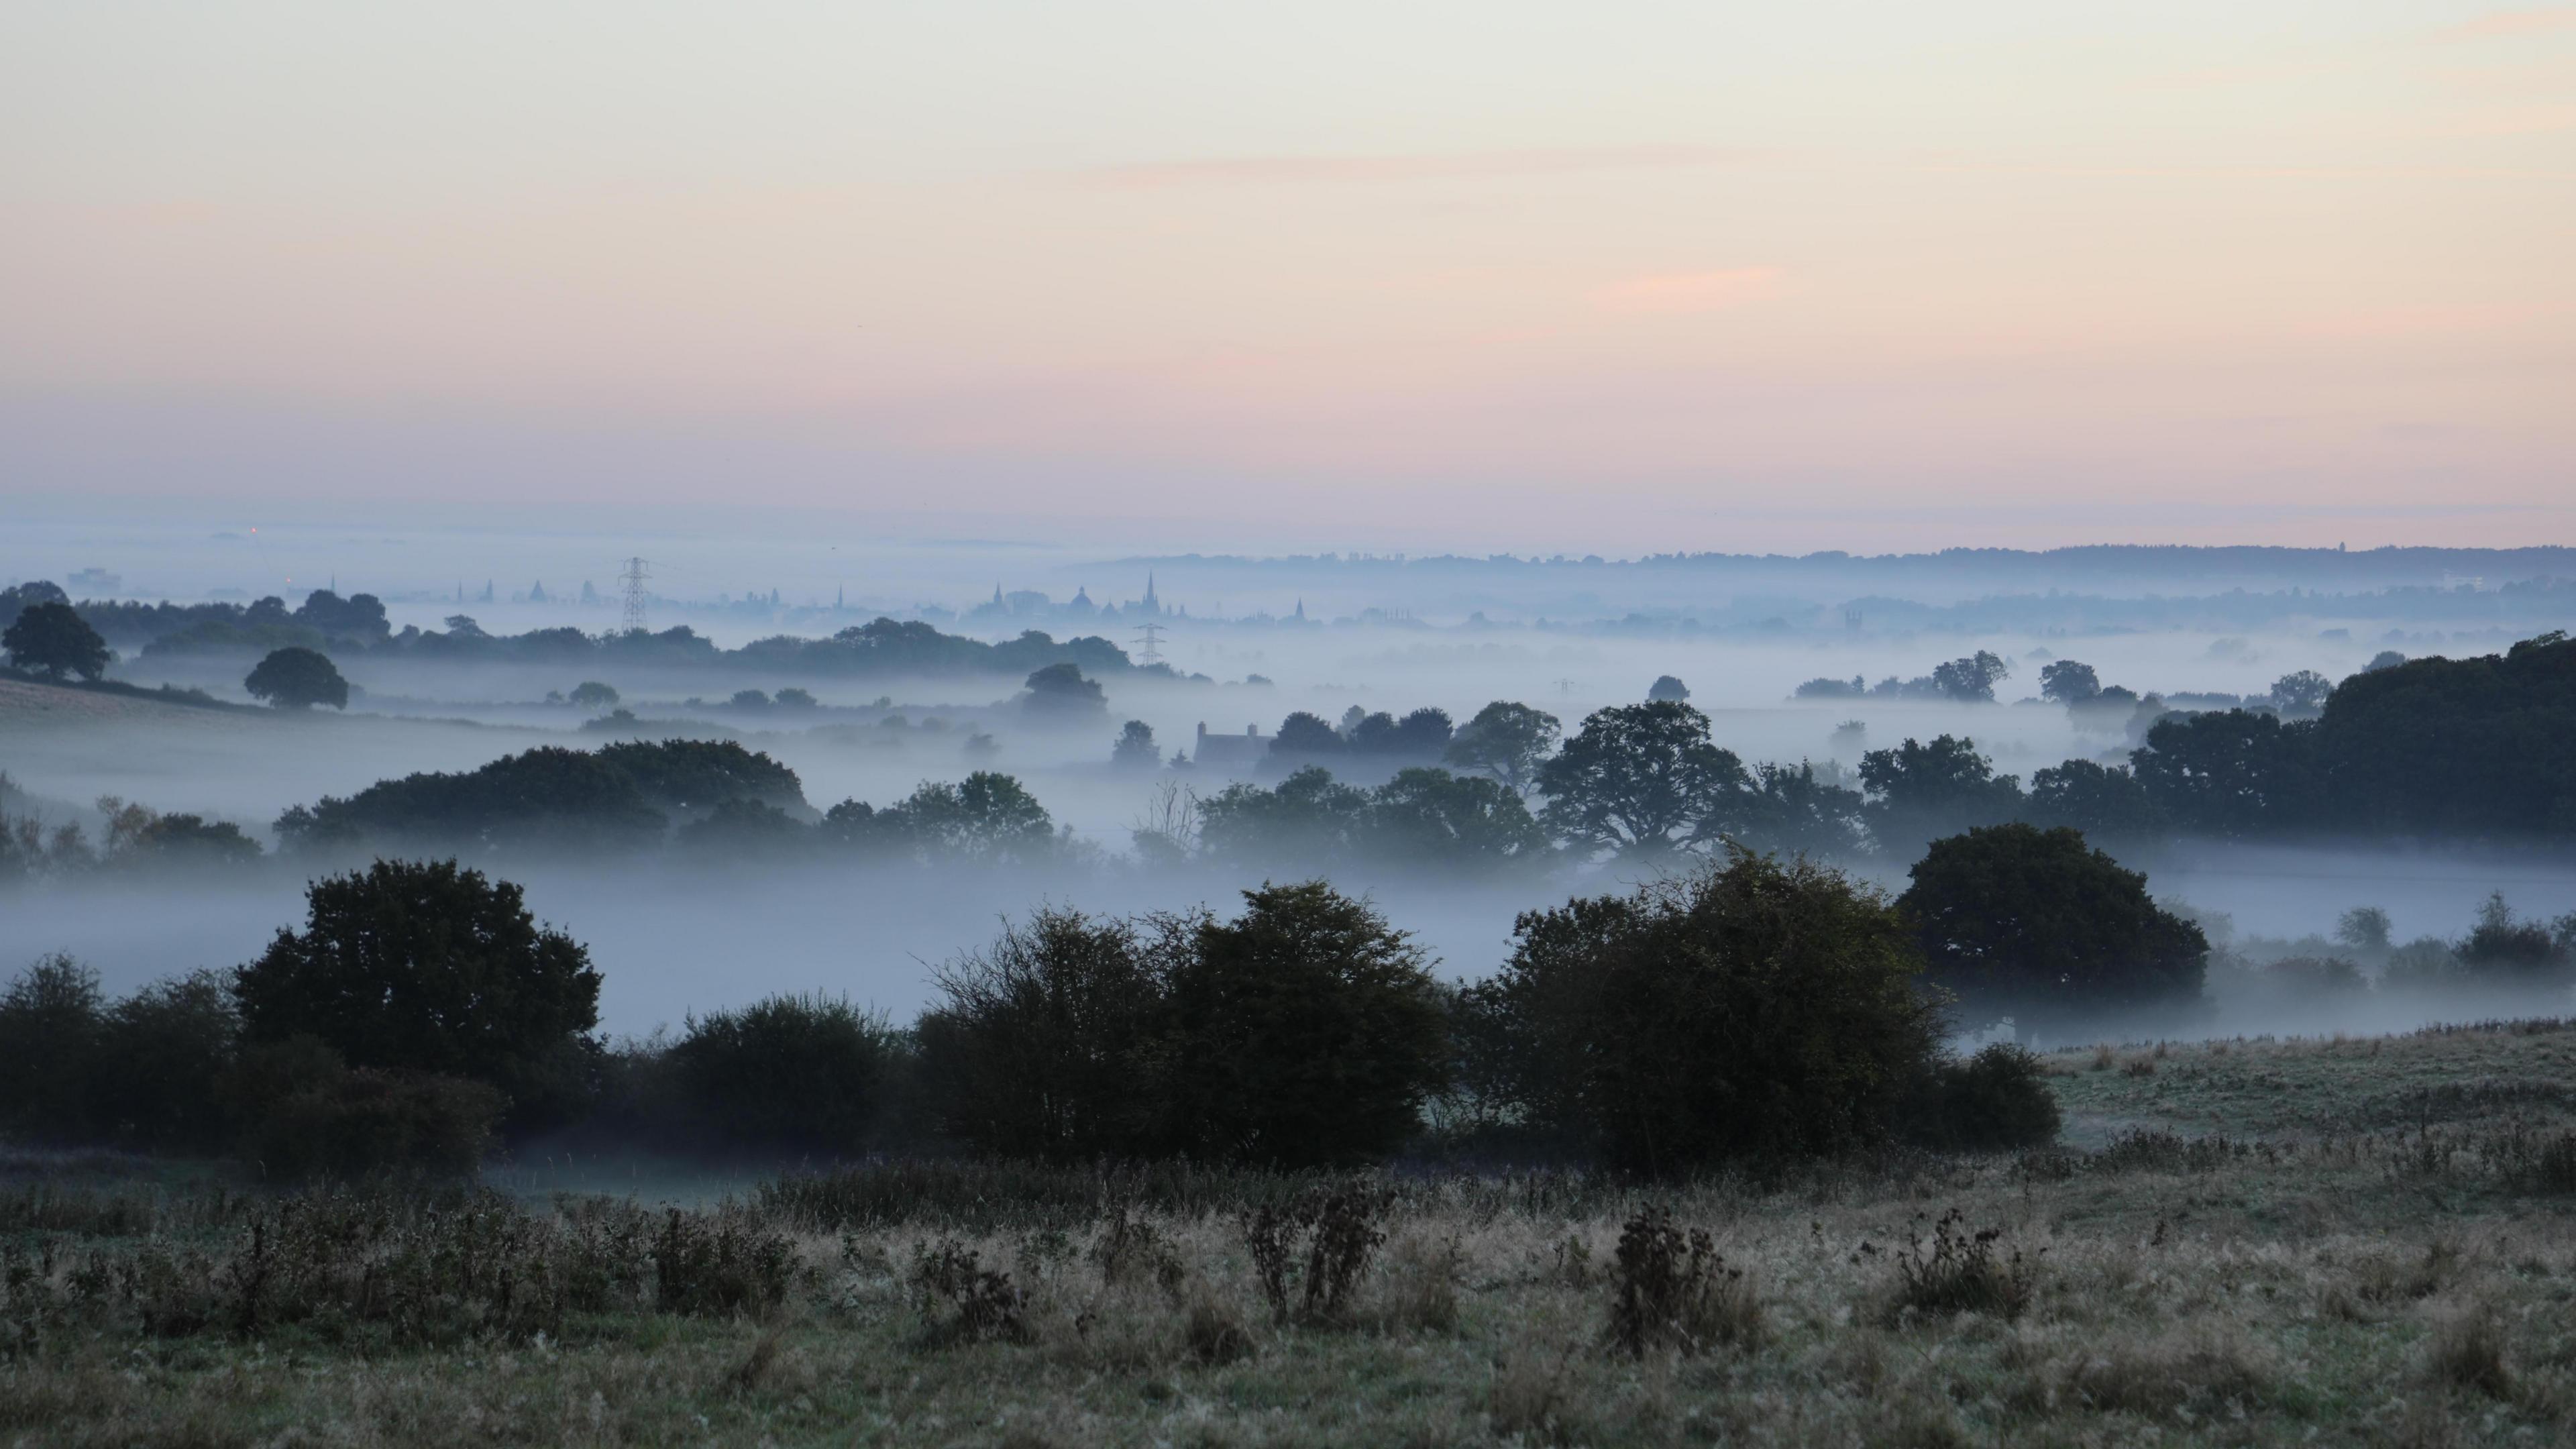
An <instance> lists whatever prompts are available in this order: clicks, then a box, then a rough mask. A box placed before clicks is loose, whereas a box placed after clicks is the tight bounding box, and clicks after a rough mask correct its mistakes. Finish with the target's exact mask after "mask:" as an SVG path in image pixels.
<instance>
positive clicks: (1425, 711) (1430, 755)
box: [1392, 705, 1457, 760]
mask: <svg viewBox="0 0 2576 1449" xmlns="http://www.w3.org/2000/svg"><path fill="white" fill-rule="evenodd" d="M1456 733H1457V731H1456V730H1455V728H1454V727H1453V726H1452V725H1451V724H1450V722H1449V711H1447V710H1445V709H1434V708H1431V707H1430V706H1427V705H1426V706H1425V707H1423V708H1421V709H1417V710H1415V711H1413V712H1412V713H1411V714H1408V715H1406V716H1405V717H1404V718H1402V719H1400V720H1397V721H1396V722H1395V738H1394V740H1393V742H1392V743H1393V747H1394V748H1393V753H1395V754H1399V755H1405V756H1409V757H1411V758H1414V759H1419V760H1436V759H1439V758H1440V755H1441V752H1442V751H1444V750H1447V749H1448V748H1449V741H1450V740H1451V739H1453V738H1455V737H1456Z"/></svg>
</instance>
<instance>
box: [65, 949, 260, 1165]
mask: <svg viewBox="0 0 2576 1449" xmlns="http://www.w3.org/2000/svg"><path fill="white" fill-rule="evenodd" d="M240 1034H241V1017H240V1014H239V1013H238V1012H236V1011H234V1009H233V1002H232V994H231V992H230V991H229V990H228V989H227V986H226V983H225V981H224V979H223V977H222V976H220V975H219V974H217V973H215V972H212V971H198V972H193V973H191V974H189V975H187V976H183V977H180V978H179V979H177V980H175V981H162V982H156V983H154V984H153V985H150V986H147V987H145V988H143V989H142V990H140V991H137V992H136V993H134V994H133V995H132V996H129V997H127V998H125V999H124V1000H123V1001H120V1002H118V1003H116V1005H114V1006H112V1007H110V1008H108V1011H107V1013H106V1016H105V1018H104V1020H103V1021H102V1023H101V1027H100V1033H99V1060H98V1065H97V1067H96V1068H95V1069H94V1070H93V1071H92V1073H91V1075H90V1079H89V1080H90V1113H91V1117H92V1120H93V1121H95V1122H96V1123H97V1125H98V1126H99V1127H100V1128H101V1129H102V1130H103V1131H104V1132H105V1133H106V1134H107V1135H108V1136H110V1137H111V1138H113V1139H114V1140H116V1141H118V1142H122V1143H126V1144H129V1145H132V1146H137V1147H150V1148H159V1149H163V1150H169V1151H180V1152H201V1153H215V1152H221V1151H222V1150H223V1149H224V1147H225V1146H226V1141H225V1136H226V1130H227V1128H228V1126H229V1123H228V1122H227V1121H226V1119H225V1115H224V1108H223V1095H222V1085H223V1082H224V1078H225V1074H226V1073H227V1072H228V1071H230V1070H231V1068H232V1064H233V1052H234V1049H235V1045H236V1040H237V1038H238V1037H239V1036H240Z"/></svg>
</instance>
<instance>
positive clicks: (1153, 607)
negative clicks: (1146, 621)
mask: <svg viewBox="0 0 2576 1449" xmlns="http://www.w3.org/2000/svg"><path fill="white" fill-rule="evenodd" d="M1145 612H1146V613H1148V614H1159V613H1161V612H1162V605H1160V604H1158V603H1156V602H1154V571H1153V570H1152V569H1147V570H1145Z"/></svg>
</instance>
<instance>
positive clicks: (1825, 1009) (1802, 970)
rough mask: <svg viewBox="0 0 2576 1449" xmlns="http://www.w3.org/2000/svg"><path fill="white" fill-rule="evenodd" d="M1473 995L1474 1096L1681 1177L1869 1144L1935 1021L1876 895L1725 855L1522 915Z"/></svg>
mask: <svg viewBox="0 0 2576 1449" xmlns="http://www.w3.org/2000/svg"><path fill="white" fill-rule="evenodd" d="M1514 934H1515V935H1516V936H1517V937H1518V944H1517V945H1516V946H1515V947H1514V949H1513V952H1512V957H1511V960H1510V961H1509V962H1508V963H1506V964H1505V966H1504V967H1503V970H1502V972H1501V973H1500V975H1499V976H1498V977H1497V978H1496V979H1495V981H1494V982H1493V983H1492V984H1491V985H1490V986H1489V987H1486V988H1482V989H1478V990H1476V991H1472V992H1470V993H1468V995H1467V998H1466V1001H1465V1005H1466V1006H1467V1007H1468V1010H1469V1012H1470V1014H1471V1016H1479V1015H1480V1016H1483V1017H1485V1018H1486V1021H1487V1024H1486V1025H1485V1026H1484V1028H1483V1029H1482V1032H1481V1035H1483V1036H1485V1037H1488V1038H1490V1039H1491V1041H1492V1042H1493V1043H1495V1044H1496V1045H1495V1046H1494V1047H1493V1048H1492V1049H1490V1050H1488V1051H1486V1052H1484V1053H1481V1054H1480V1055H1481V1058H1482V1061H1483V1063H1484V1064H1485V1066H1486V1068H1487V1072H1486V1076H1487V1081H1488V1086H1487V1088H1486V1090H1488V1091H1490V1092H1493V1093H1496V1094H1498V1095H1500V1096H1502V1097H1504V1098H1506V1099H1507V1106H1508V1109H1509V1110H1510V1112H1511V1113H1512V1115H1514V1116H1517V1117H1518V1118H1519V1119H1520V1120H1522V1121H1524V1122H1525V1123H1527V1124H1528V1125H1529V1126H1530V1127H1531V1128H1532V1129H1533V1130H1534V1131H1536V1132H1537V1133H1539V1134H1540V1135H1542V1136H1544V1137H1552V1138H1555V1139H1557V1140H1560V1141H1563V1142H1565V1143H1567V1144H1568V1145H1571V1146H1578V1147H1588V1148H1590V1149H1592V1150H1593V1151H1595V1152H1596V1153H1598V1154H1599V1156H1600V1158H1601V1159H1602V1160H1603V1161H1604V1162H1606V1163H1607V1164H1608V1165H1610V1166H1613V1167H1616V1168H1620V1169H1624V1170H1629V1171H1639V1172H1651V1173H1680V1172H1687V1171H1690V1170H1693V1169H1696V1168H1699V1167H1702V1166H1705V1165H1708V1164H1711V1163H1715V1162H1720V1161H1725V1160H1728V1159H1734V1158H1747V1157H1757V1158H1758V1157H1788V1156H1797V1155H1806V1154H1813V1153H1824V1152H1834V1151H1840V1150H1846V1149H1849V1148H1852V1147H1856V1146H1863V1145H1867V1144H1871V1143H1874V1142H1877V1141H1880V1140H1883V1139H1884V1137H1885V1136H1886V1134H1887V1132H1888V1128H1889V1123H1890V1120H1891V1117H1892V1115H1893V1114H1894V1112H1895V1111H1896V1109H1897V1106H1898V1104H1899V1102H1900V1101H1901V1099H1902V1096H1903V1094H1904V1092H1905V1091H1906V1090H1907V1088H1908V1087H1909V1086H1910V1085H1911V1084H1913V1083H1914V1082H1916V1081H1918V1080H1919V1079H1920V1078H1922V1077H1923V1076H1924V1074H1925V1073H1926V1072H1927V1071H1928V1070H1929V1069H1930V1067H1931V1065H1932V1063H1933V1062H1934V1061H1935V1060H1936V1058H1937V1053H1938V1049H1939V1044H1940V1035H1941V1031H1940V1019H1939V1014H1938V1011H1937V1009H1936V1008H1935V1006H1934V1005H1933V1003H1932V1002H1931V1001H1930V1000H1929V999H1927V998H1926V997H1925V996H1924V995H1923V994H1922V993H1920V992H1918V991H1917V990H1916V989H1915V988H1916V978H1917V976H1918V974H1919V973H1920V971H1921V969H1922V959H1921V957H1920V955H1919V954H1918V953H1917V950H1916V946H1915V942H1914V939H1913V937H1912V935H1911V933H1910V932H1909V931H1908V930H1907V929H1906V925H1905V922H1904V921H1903V919H1902V918H1901V917H1900V916H1899V915H1898V914H1897V912H1896V911H1895V910H1894V909H1893V908H1892V907H1890V905H1889V904H1888V902H1887V900H1886V899H1885V897H1883V896H1881V895H1880V894H1879V893H1878V892H1876V891H1875V890H1873V889H1872V888H1870V887H1868V886H1865V885H1861V884H1858V883H1855V882H1853V881H1852V880H1850V879H1849V878H1847V877H1845V876H1844V875H1843V874H1842V873H1841V872H1839V871H1835V870H1832V869H1829V868H1827V867H1824V866H1821V865H1817V864H1814V863H1811V862H1806V861H1799V862H1794V863H1783V862H1781V861H1779V860H1778V859H1776V858H1773V857H1770V856H1763V855H1756V854H1753V853H1752V852H1750V851H1747V850H1744V849H1742V848H1741V847H1730V848H1729V850H1728V852H1727V856H1726V859H1725V861H1724V863H1723V864H1722V865H1719V866H1715V867H1713V868H1711V869H1709V870H1707V871H1705V872H1703V873H1701V874H1699V875H1696V876H1694V877H1691V878H1689V879H1686V880H1679V881H1671V882H1666V883H1662V884H1659V885H1654V886H1650V887H1647V888H1645V889H1643V890H1640V891H1638V892H1637V893H1636V894H1634V895H1630V896H1603V897H1597V898H1592V899H1581V900H1575V901H1570V902H1568V903H1567V904H1565V905H1564V906H1561V907H1558V908H1556V909H1554V910H1548V911H1533V912H1530V913H1528V914H1525V915H1523V916H1522V917H1521V918H1520V920H1519V921H1518V922H1517V923H1516V924H1515V926H1514Z"/></svg>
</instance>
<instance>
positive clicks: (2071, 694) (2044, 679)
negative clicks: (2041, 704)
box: [2039, 659, 2102, 704]
mask: <svg viewBox="0 0 2576 1449" xmlns="http://www.w3.org/2000/svg"><path fill="white" fill-rule="evenodd" d="M2101 692H2102V677H2101V676H2100V675H2098V674H2095V673H2094V672H2093V666H2092V665H2090V664H2080V663H2077V662H2076V661H2075V660H2072V659H2060V660H2057V661H2056V662H2054V663H2050V664H2043V665H2041V666H2040V667H2039V697H2040V698H2042V699H2045V700H2048V701H2050V702H2052V703H2055V704H2085V703H2088V702H2090V701H2091V700H2092V699H2093V698H2094V697H2095V696H2096V695H2099V694H2100V693H2101Z"/></svg>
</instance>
